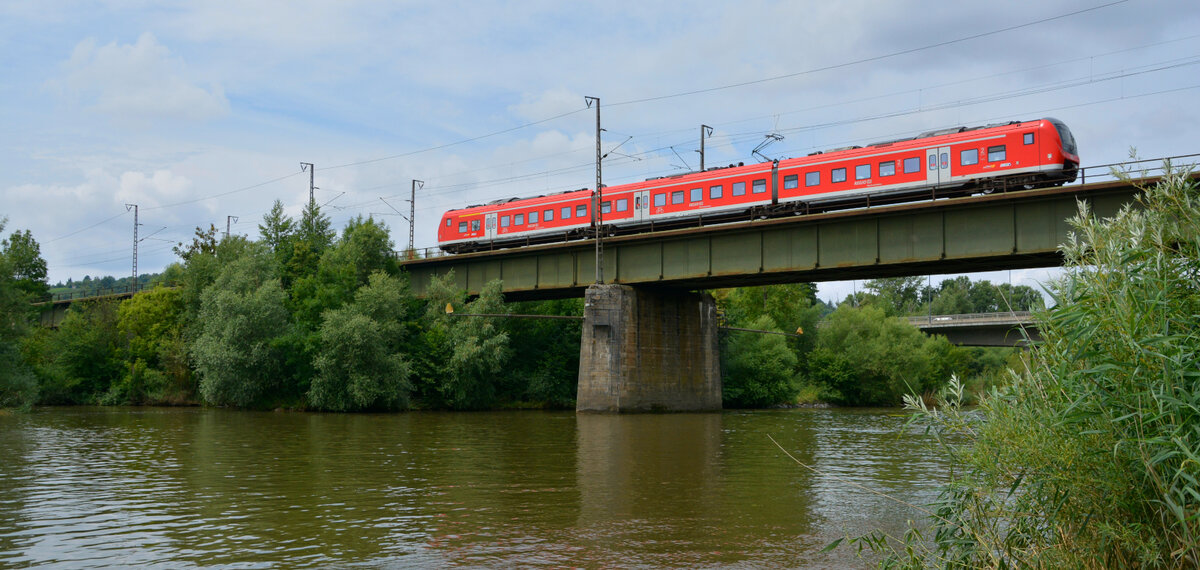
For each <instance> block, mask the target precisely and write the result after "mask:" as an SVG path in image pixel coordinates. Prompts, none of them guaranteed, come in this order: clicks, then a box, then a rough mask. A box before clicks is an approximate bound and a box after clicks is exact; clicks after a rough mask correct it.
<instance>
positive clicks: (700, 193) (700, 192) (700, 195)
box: [688, 188, 704, 202]
mask: <svg viewBox="0 0 1200 570" xmlns="http://www.w3.org/2000/svg"><path fill="white" fill-rule="evenodd" d="M703 199H704V189H703V188H692V191H691V196H689V197H688V201H689V202H699V201H700V200H703Z"/></svg>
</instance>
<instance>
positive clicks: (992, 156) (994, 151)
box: [988, 145, 1008, 162]
mask: <svg viewBox="0 0 1200 570" xmlns="http://www.w3.org/2000/svg"><path fill="white" fill-rule="evenodd" d="M1005 156H1008V153H1007V152H1006V151H1005V148H1004V145H999V146H989V147H988V162H1000V161H1001V160H1004V157H1005Z"/></svg>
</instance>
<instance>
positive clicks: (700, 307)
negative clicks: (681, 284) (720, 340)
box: [575, 285, 721, 413]
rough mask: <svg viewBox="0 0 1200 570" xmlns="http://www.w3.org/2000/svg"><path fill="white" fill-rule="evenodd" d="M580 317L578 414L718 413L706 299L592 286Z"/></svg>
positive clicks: (713, 333)
mask: <svg viewBox="0 0 1200 570" xmlns="http://www.w3.org/2000/svg"><path fill="white" fill-rule="evenodd" d="M583 315H584V317H583V340H582V343H581V344H580V348H579V390H578V394H577V396H576V404H575V410H576V411H577V412H610V413H622V412H698V411H712V410H720V409H721V367H720V360H719V356H718V345H717V309H716V303H715V302H714V301H713V298H712V296H710V295H707V294H699V293H690V292H673V291H660V290H652V289H643V288H634V287H630V286H628V285H592V286H590V287H588V289H587V292H586V294H585V296H584V310H583Z"/></svg>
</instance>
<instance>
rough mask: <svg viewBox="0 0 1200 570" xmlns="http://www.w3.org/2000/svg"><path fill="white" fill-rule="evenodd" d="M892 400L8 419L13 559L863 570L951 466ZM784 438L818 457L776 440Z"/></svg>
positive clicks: (4, 449) (7, 542) (5, 532)
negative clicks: (869, 534) (903, 428)
mask: <svg viewBox="0 0 1200 570" xmlns="http://www.w3.org/2000/svg"><path fill="white" fill-rule="evenodd" d="M903 420H904V418H903V417H900V416H898V415H896V414H895V413H894V412H892V411H884V412H880V411H869V410H868V411H860V410H851V411H843V410H787V411H759V412H726V413H718V414H672V415H627V416H611V415H581V416H576V415H575V414H574V413H570V412H566V413H559V412H551V413H545V412H496V413H458V414H439V413H410V414H388V415H338V414H299V413H255V412H233V411H226V410H210V409H154V408H149V409H115V410H114V409H89V408H59V409H46V410H40V411H37V412H35V413H33V414H28V415H8V416H0V567H9V566H27V565H35V566H61V567H72V568H75V567H82V568H89V567H90V568H103V567H127V566H141V567H163V568H181V567H198V566H211V565H217V566H239V567H275V566H287V567H303V566H308V567H328V566H331V565H333V566H344V565H348V564H364V565H367V566H372V567H373V566H387V567H397V566H401V567H403V566H412V567H420V566H429V565H439V566H442V565H447V564H463V565H476V566H497V565H505V566H513V565H522V566H524V565H581V566H638V565H645V566H692V565H702V566H719V565H739V564H740V565H748V566H755V567H758V566H790V567H796V566H809V567H811V566H818V567H821V566H824V567H841V566H846V565H850V566H860V565H862V564H863V562H862V561H860V560H857V559H855V558H854V557H853V553H852V552H850V551H849V550H848V549H845V548H843V549H840V550H838V551H834V552H833V553H827V554H820V553H819V550H820V549H821V548H822V547H823V546H824V545H825V544H828V542H829V541H831V540H833V539H835V538H838V537H839V536H842V534H843V533H844V532H846V531H850V532H863V531H866V530H870V529H872V528H876V527H879V526H883V527H885V528H891V529H894V528H898V527H899V526H900V525H902V524H903V522H904V521H905V520H906V519H909V518H915V517H916V516H917V513H915V512H914V511H912V509H910V508H908V507H904V506H900V505H897V504H895V503H893V502H891V501H888V500H885V499H881V498H880V497H878V496H877V495H874V494H871V493H867V492H864V491H862V490H860V489H858V488H856V487H854V486H851V485H848V484H846V481H853V482H855V483H858V484H859V485H863V486H865V487H868V488H870V489H873V490H877V491H880V492H886V493H889V494H892V495H894V496H897V497H900V498H903V499H904V500H907V501H910V502H914V503H916V504H921V503H927V502H929V500H930V499H931V498H932V493H933V490H934V488H935V486H936V484H937V482H938V481H940V480H941V478H942V475H941V473H940V468H941V463H940V462H939V461H938V460H937V459H936V458H935V457H930V454H929V452H928V450H927V448H926V447H925V446H924V444H923V442H924V437H923V436H922V435H921V434H920V433H919V432H911V433H909V432H904V433H897V432H896V430H897V429H898V427H899V426H900V425H901V424H902V423H903ZM768 435H770V436H772V437H774V438H775V439H776V440H777V441H779V442H780V444H781V445H783V446H784V447H785V448H786V449H787V450H788V451H789V452H790V453H792V454H793V455H795V456H796V458H797V459H799V460H800V461H803V462H805V463H807V464H809V465H812V466H814V467H816V468H818V469H819V470H820V473H819V474H813V473H811V472H809V471H807V470H805V469H803V468H802V467H800V466H797V465H796V464H795V463H792V462H791V460H789V459H787V458H786V457H785V456H783V454H782V453H780V452H779V450H778V449H777V448H776V447H775V446H774V444H772V443H771V442H770V440H769V439H768V438H767V436H768Z"/></svg>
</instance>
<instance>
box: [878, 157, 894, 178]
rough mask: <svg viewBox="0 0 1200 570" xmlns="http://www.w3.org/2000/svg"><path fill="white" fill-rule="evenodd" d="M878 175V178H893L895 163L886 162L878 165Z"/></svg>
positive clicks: (891, 161)
mask: <svg viewBox="0 0 1200 570" xmlns="http://www.w3.org/2000/svg"><path fill="white" fill-rule="evenodd" d="M879 175H880V176H895V175H896V161H894V160H889V161H886V162H881V163H879Z"/></svg>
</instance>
